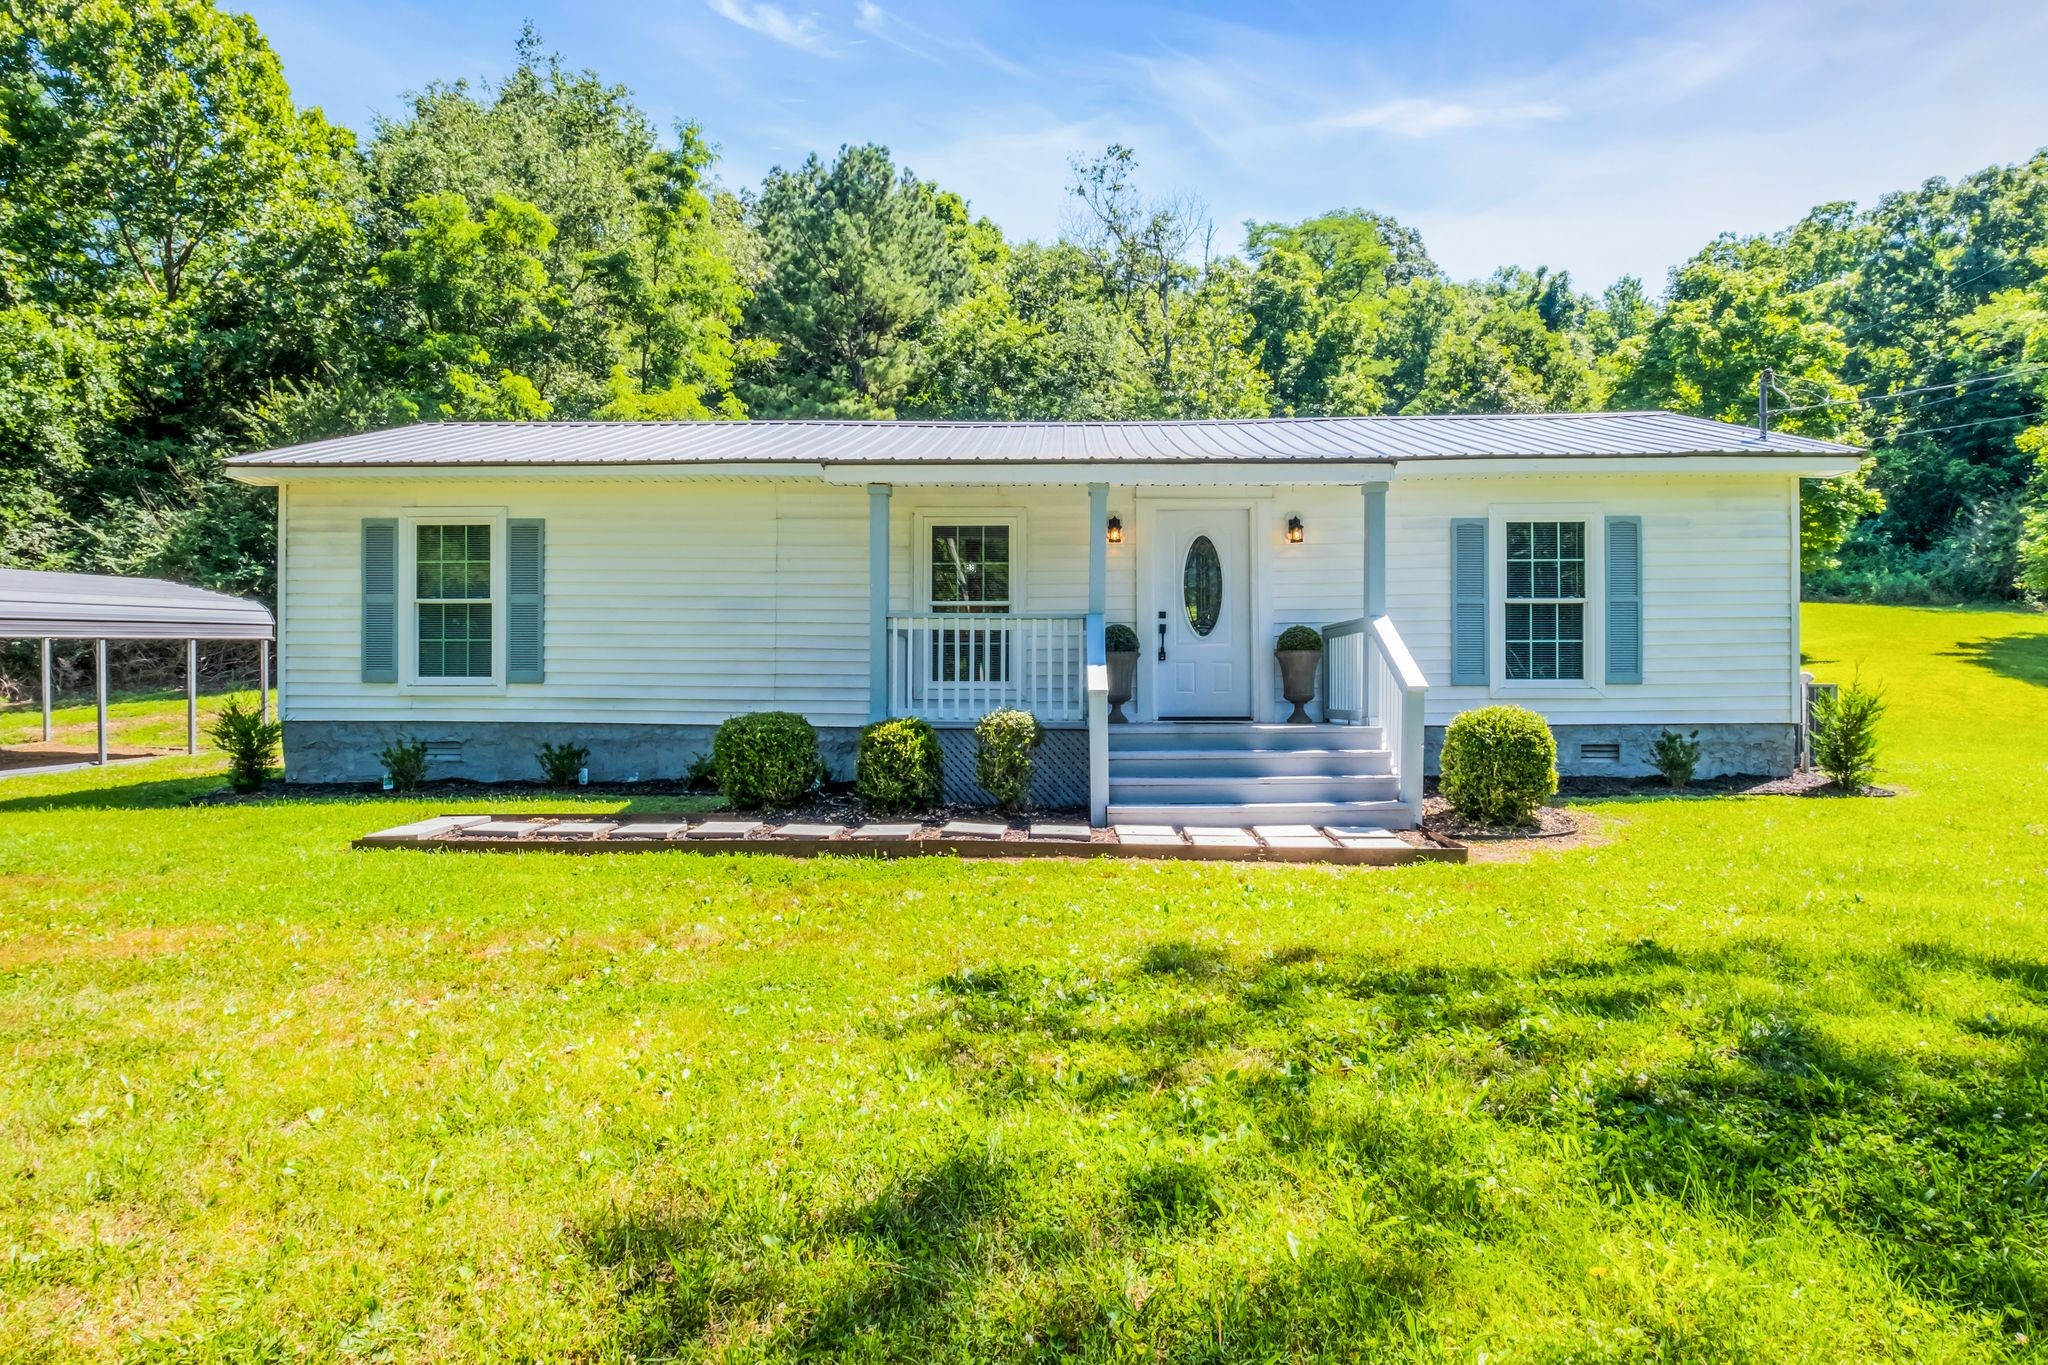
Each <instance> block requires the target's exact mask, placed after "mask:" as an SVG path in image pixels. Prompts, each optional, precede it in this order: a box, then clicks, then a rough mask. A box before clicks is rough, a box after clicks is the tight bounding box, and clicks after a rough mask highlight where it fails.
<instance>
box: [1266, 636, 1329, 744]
mask: <svg viewBox="0 0 2048 1365" xmlns="http://www.w3.org/2000/svg"><path fill="white" fill-rule="evenodd" d="M1273 657H1274V658H1275V659H1277V660H1278V661H1279V663H1280V695H1281V696H1283V697H1285V698H1287V700H1288V701H1290V702H1292V703H1293V704H1294V711H1293V713H1292V714H1290V715H1289V716H1288V717H1287V723H1288V724H1289V725H1306V724H1308V723H1309V714H1308V704H1309V703H1310V702H1312V701H1314V700H1315V699H1316V674H1318V673H1320V672H1321V671H1322V667H1323V637H1322V635H1321V634H1319V633H1318V632H1317V631H1316V630H1314V629H1313V628H1311V627H1309V626H1289V627H1288V628H1287V629H1285V630H1283V631H1281V632H1280V641H1279V643H1278V644H1276V645H1274V646H1273Z"/></svg>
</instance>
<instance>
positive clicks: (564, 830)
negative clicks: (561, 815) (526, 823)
mask: <svg viewBox="0 0 2048 1365" xmlns="http://www.w3.org/2000/svg"><path fill="white" fill-rule="evenodd" d="M618 827H619V825H618V821H616V820H557V821H555V823H553V824H552V825H543V826H542V827H541V828H542V829H543V830H545V831H546V833H547V835H548V837H549V838H551V839H555V838H562V837H565V836H566V837H569V838H575V839H595V838H596V837H597V836H598V835H600V834H609V833H611V832H612V831H613V830H615V829H617V828H618Z"/></svg>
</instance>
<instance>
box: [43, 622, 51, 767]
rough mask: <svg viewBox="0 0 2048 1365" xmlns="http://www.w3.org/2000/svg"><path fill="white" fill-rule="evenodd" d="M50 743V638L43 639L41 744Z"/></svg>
mask: <svg viewBox="0 0 2048 1365" xmlns="http://www.w3.org/2000/svg"><path fill="white" fill-rule="evenodd" d="M49 742H50V637H49V636H47V635H45V636H44V637H43V743H45V744H48V743H49Z"/></svg>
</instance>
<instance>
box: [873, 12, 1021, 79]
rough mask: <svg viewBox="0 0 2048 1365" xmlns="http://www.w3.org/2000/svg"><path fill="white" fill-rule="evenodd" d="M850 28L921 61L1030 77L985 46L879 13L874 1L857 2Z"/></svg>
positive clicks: (1018, 66)
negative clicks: (952, 61)
mask: <svg viewBox="0 0 2048 1365" xmlns="http://www.w3.org/2000/svg"><path fill="white" fill-rule="evenodd" d="M853 26H854V27H855V28H857V29H859V30H860V31H861V32H862V33H865V34H867V35H869V36H870V37H873V38H879V39H881V40H882V41H883V42H885V43H887V44H889V46H891V47H894V48H898V49H900V50H901V51H904V52H907V53H909V54H910V55H911V56H913V57H917V58H921V59H922V60H924V61H928V62H945V61H947V60H948V59H949V57H950V58H965V59H967V60H968V61H972V62H976V63H979V64H980V65H982V66H988V67H993V68H994V69H996V70H997V71H1001V72H1003V73H1004V74H1005V75H1009V76H1017V77H1029V76H1031V75H1032V74H1033V73H1032V72H1031V71H1030V69H1029V68H1027V67H1025V66H1023V65H1021V64H1020V63H1018V62H1014V61H1012V60H1010V59H1009V58H1008V57H1005V56H1004V55H1003V54H1002V53H1000V52H997V51H996V50H995V49H993V48H991V47H989V46H988V45H987V44H986V43H983V42H980V41H979V40H977V39H974V38H971V37H959V36H955V35H951V34H946V33H941V32H938V31H936V30H934V29H931V28H928V27H926V26H925V25H923V24H917V23H913V22H911V21H910V20H908V19H905V18H904V17H903V16H902V15H900V14H892V13H891V12H889V11H888V10H885V9H883V8H882V7H881V6H880V5H878V4H876V3H875V0H858V3H857V4H856V5H855V7H854V16H853Z"/></svg>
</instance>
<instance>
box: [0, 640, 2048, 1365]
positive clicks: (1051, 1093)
mask: <svg viewBox="0 0 2048 1365" xmlns="http://www.w3.org/2000/svg"><path fill="white" fill-rule="evenodd" d="M1806 639H1807V642H1808V649H1809V652H1810V653H1811V655H1812V656H1813V660H1812V665H1811V666H1813V667H1814V668H1815V670H1816V671H1817V672H1818V673H1820V674H1821V676H1823V677H1836V678H1844V677H1847V676H1849V675H1850V674H1851V673H1852V672H1854V671H1856V670H1857V669H1858V668H1860V669H1861V672H1862V675H1863V677H1864V678H1865V680H1866V681H1874V682H1879V683H1881V684H1882V685H1883V686H1885V687H1886V688H1887V689H1888V692H1889V696H1890V700H1891V707H1892V709H1891V713H1890V716H1889V718H1888V719H1887V721H1886V724H1885V742H1886V758H1885V763H1884V766H1883V769H1882V771H1881V772H1880V774H1879V780H1880V781H1882V782H1887V783H1890V784H1893V785H1896V786H1898V787H1900V788H1901V789H1903V790H1904V791H1905V792H1906V793H1907V794H1906V795H1903V796H1900V797H1898V798H1895V799H1890V800H1868V799H1832V800H1830V799H1811V800H1795V799H1787V798H1752V799H1739V798H1737V799H1730V798H1719V799H1698V798H1686V797H1682V796H1680V797H1669V796H1667V797H1644V798H1640V799H1632V800H1616V801H1604V802H1601V803H1599V804H1598V805H1597V807H1596V809H1597V811H1598V812H1599V813H1600V815H1601V816H1602V817H1603V820H1604V823H1605V825H1606V826H1607V828H1608V830H1609V831H1610V832H1611V834H1612V835H1613V838H1612V841H1611V842H1609V843H1606V844H1604V845H1603V846H1600V847H1598V848H1592V849H1584V850H1577V851H1572V852H1566V853H1556V854H1549V855H1544V856H1539V857H1537V858H1535V859H1534V860H1531V861H1528V862H1525V863H1520V864H1489V865H1476V864H1475V865H1469V866H1462V867H1458V866H1418V867H1411V868H1403V869H1394V870H1384V869H1380V870H1364V869H1317V868H1283V867H1259V866H1247V865H1225V864H1208V865H1205V864H1195V863H1130V864H1093V863H1066V862H1050V861H1036V862H1027V863H1018V864H976V865H974V866H972V867H966V868H964V867H962V866H961V865H960V864H958V863H955V862H953V861H951V860H945V859H928V860H914V861H909V862H904V863H897V864H881V863H871V862H856V861H826V860H819V861H801V862H800V861H781V860H777V859H774V858H766V857H746V856H738V855H720V854H680V853H679V854H676V855H673V856H655V857H650V856H647V855H637V856H636V855H613V856H603V855H598V856H590V857H577V858H550V857H544V856H533V857H506V856H485V855H453V854H432V853H389V852H386V853H358V852H351V851H349V850H348V849H347V847H346V841H347V840H348V839H349V838H351V837H353V836H354V835H356V834H359V833H361V832H363V831H364V830H367V829H370V828H374V827H378V826H381V825H385V824H393V823H397V822H398V819H399V818H400V817H401V816H404V815H408V814H411V813H413V812H415V811H417V812H419V813H421V814H424V813H428V812H430V811H433V810H441V809H449V808H451V803H448V802H446V801H436V802H434V803H432V804H430V805H429V804H419V805H406V804H399V805H392V804H385V803H377V804H374V805H372V804H364V803H359V802H348V801H339V802H318V803H315V802H280V803H277V804H271V805H257V806H225V807H203V808H181V807H180V806H179V805H178V802H180V801H181V800H182V799H184V798H185V797H187V796H189V795H190V794H192V793H194V792H197V791H201V790H205V789H207V788H208V787H210V786H213V785H215V784H217V782H218V780H219V779H218V777H217V776H216V775H215V773H216V769H217V764H216V763H214V762H211V761H209V760H206V759H193V760H187V759H167V760H164V761H163V762H162V763H158V764H152V765H150V766H149V767H148V768H146V769H129V770H124V771H116V772H112V773H105V774H91V775H85V776H77V777H55V776H53V777H38V778H22V779H15V780H12V781H10V782H9V783H7V784H6V786H5V788H4V790H0V811H4V815H0V873H4V878H0V1148H4V1151H5V1153H6V1160H7V1163H8V1169H6V1170H5V1171H4V1172H0V1178H4V1183H0V1190H4V1193H0V1241H4V1243H5V1245H6V1247H7V1253H6V1257H5V1259H4V1262H0V1354H5V1355H8V1356H13V1357H24V1358H38V1357H58V1356H62V1357H84V1358H105V1359H114V1358H137V1359H170V1358H177V1359H194V1360H256V1359H273V1358H282V1357H286V1356H296V1355H312V1356H316V1357H326V1358H333V1357H345V1358H367V1357H380V1358H391V1359H441V1358H449V1357H484V1356H488V1357H494V1358H496V1357H520V1358H535V1359H538V1358H552V1359H562V1358H570V1359H584V1360H627V1359H642V1360H645V1359H668V1358H681V1359H691V1360H695V1359H716V1360H734V1361H738V1360H781V1359H792V1358H797V1357H833V1358H844V1359H851V1360H882V1359H906V1358H914V1359H920V1360H932V1361H939V1360H979V1359H1006V1360H1024V1359H1030V1360H1039V1359H1055V1358H1065V1357H1084V1358H1090V1359H1101V1360H1111V1359H1118V1360H1121V1359H1137V1358H1145V1359H1170V1360H1177V1361H1178V1360H1198V1361H1199V1360H1260V1361H1264V1360H1281V1359H1295V1358H1305V1357H1327V1358H1337V1359H1389V1360H1414V1361H1425V1360H1427V1361H1438V1360H1466V1361H1470V1360H1475V1359H1480V1358H1484V1359H1486V1360H1490V1361H1495V1362H1501V1361H1525V1360H1527V1361H1563V1360H1573V1361H1586V1360H1610V1359H1613V1360H1649V1359H1654V1360H1727V1361H1754V1360H1863V1359H1871V1358H1887V1359H1911V1360H1958V1361H1960V1360H1985V1359H1998V1358H2003V1357H2019V1356H2023V1355H2026V1354H2028V1353H2029V1352H2030V1351H2031V1349H2032V1347H2031V1344H2030V1343H2031V1341H2032V1340H2034V1339H2037V1338H2038V1337H2039V1336H2040V1335H2041V1332H2042V1331H2043V1329H2044V1328H2048V1322H2044V1320H2043V1319H2044V1316H2048V1248H2044V1242H2043V1239H2044V1226H2048V1223H2044V1212H2048V1209H2044V1201H2048V1191H2044V1188H2043V1185H2044V1179H2048V1175H2044V1171H2048V1141H2044V1138H2048V1121H2044V1116H2048V1093H2044V1087H2048V927H2044V925H2043V922H2042V914H2041V912H2042V910H2043V908H2044V900H2048V897H2044V894H2043V885H2044V878H2048V692H2044V690H2043V689H2044V687H2048V621H2044V620H2043V619H2042V618H2040V617H2035V616H2028V615H2023V614H2017V613H1973V612H1963V611H1938V610H1910V609H1902V608H1869V607H1846V606H1822V607H1813V608H1810V609H1809V610H1808V613H1807V626H1806ZM490 804H493V805H497V804H502V803H501V802H497V801H493V802H491V803H490ZM532 804H533V805H534V806H535V807H536V808H538V807H539V806H548V807H562V806H565V805H575V804H578V803H576V802H573V801H565V800H564V799H561V798H549V799H546V800H544V801H540V802H535V803H532ZM581 804H582V805H585V806H588V807H589V808H591V809H604V808H607V807H606V804H605V803H601V802H594V801H593V802H583V803H581Z"/></svg>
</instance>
